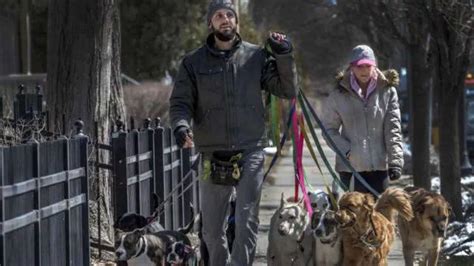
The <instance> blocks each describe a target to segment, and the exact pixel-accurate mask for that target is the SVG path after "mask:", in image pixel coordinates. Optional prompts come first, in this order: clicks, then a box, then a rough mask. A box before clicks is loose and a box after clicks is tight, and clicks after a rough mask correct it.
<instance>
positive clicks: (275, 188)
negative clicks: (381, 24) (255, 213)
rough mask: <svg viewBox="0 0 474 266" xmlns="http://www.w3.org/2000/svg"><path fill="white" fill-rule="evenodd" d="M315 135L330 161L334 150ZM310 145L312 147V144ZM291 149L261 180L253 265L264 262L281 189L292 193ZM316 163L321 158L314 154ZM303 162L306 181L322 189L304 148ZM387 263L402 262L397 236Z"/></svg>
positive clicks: (318, 176) (401, 264)
mask: <svg viewBox="0 0 474 266" xmlns="http://www.w3.org/2000/svg"><path fill="white" fill-rule="evenodd" d="M316 133H317V134H318V138H319V139H320V140H321V141H322V142H323V143H322V145H323V150H324V152H325V154H326V156H327V157H328V160H329V162H330V163H331V164H332V165H333V164H334V157H335V154H334V152H333V151H332V150H330V149H329V147H328V146H327V145H326V143H324V141H323V139H322V137H321V132H320V130H317V131H316ZM313 147H315V146H314V145H313ZM291 154H292V151H291V149H290V150H287V151H285V152H284V156H283V157H282V158H281V159H280V161H279V162H277V164H276V165H275V166H274V168H273V169H272V172H271V173H270V175H269V177H268V182H266V183H265V184H264V187H263V191H262V198H261V203H260V215H259V217H260V227H259V235H258V240H257V252H256V257H255V262H254V264H253V265H254V266H263V265H267V263H266V254H267V246H268V231H269V227H270V219H271V217H272V215H273V213H275V211H276V209H277V208H278V207H279V205H280V199H281V193H282V192H284V193H285V196H286V197H289V196H292V195H293V193H294V171H293V161H292V158H291ZM266 159H267V160H271V157H269V156H267V158H266ZM318 160H319V162H320V163H322V159H320V157H318ZM303 165H304V166H305V169H306V173H307V175H308V178H307V179H308V181H309V182H310V183H311V186H312V187H313V188H314V189H322V188H323V185H324V182H323V178H322V177H321V174H320V173H319V170H318V169H317V167H316V165H315V163H314V162H313V161H312V158H311V155H310V154H309V151H308V150H307V149H306V148H305V149H304V157H303ZM321 168H322V170H323V173H324V175H325V178H326V179H327V180H328V182H331V180H332V179H331V178H330V174H329V172H328V171H327V169H326V168H325V167H324V166H323V165H321ZM389 265H390V266H403V265H404V261H403V254H402V245H401V242H400V240H399V239H398V238H397V239H396V241H395V243H394V244H393V246H392V250H391V252H390V255H389Z"/></svg>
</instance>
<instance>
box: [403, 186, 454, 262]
mask: <svg viewBox="0 0 474 266" xmlns="http://www.w3.org/2000/svg"><path fill="white" fill-rule="evenodd" d="M405 190H406V191H407V192H408V193H409V194H410V196H411V201H412V208H413V210H414V212H415V214H416V215H415V218H414V219H413V220H411V221H406V220H404V219H399V221H398V225H399V229H400V236H401V238H402V243H403V257H404V259H405V265H408V266H410V265H413V260H414V255H415V251H422V252H423V253H424V263H423V264H420V265H426V263H428V265H430V266H432V265H437V264H438V257H439V251H440V248H441V242H442V241H443V238H444V236H445V232H446V227H447V225H448V219H449V215H450V213H451V207H450V206H449V203H448V202H447V201H446V200H445V199H444V197H443V196H441V195H440V194H438V193H435V192H431V191H427V190H425V189H423V188H415V187H408V188H405Z"/></svg>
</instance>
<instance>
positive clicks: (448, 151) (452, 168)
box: [439, 87, 462, 220]
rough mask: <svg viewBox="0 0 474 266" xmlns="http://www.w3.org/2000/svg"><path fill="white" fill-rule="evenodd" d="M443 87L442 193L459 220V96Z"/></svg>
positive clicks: (440, 151)
mask: <svg viewBox="0 0 474 266" xmlns="http://www.w3.org/2000/svg"><path fill="white" fill-rule="evenodd" d="M450 89H452V88H446V87H444V88H443V87H442V88H441V91H440V98H439V124H440V129H439V132H440V143H439V153H440V154H439V159H440V174H441V193H442V194H443V196H444V197H445V198H446V200H447V201H448V202H449V203H450V204H451V206H452V208H453V211H454V214H455V215H456V218H457V220H462V203H461V182H460V179H461V176H460V174H461V168H460V161H459V159H460V158H459V138H458V136H459V132H458V131H459V126H458V119H457V117H458V104H459V97H457V96H456V95H453V94H452V93H449V90H450Z"/></svg>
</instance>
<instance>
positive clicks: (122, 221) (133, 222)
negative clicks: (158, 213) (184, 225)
mask: <svg viewBox="0 0 474 266" xmlns="http://www.w3.org/2000/svg"><path fill="white" fill-rule="evenodd" d="M153 219H154V218H153V216H152V217H150V219H147V218H146V217H145V216H143V215H140V214H138V213H132V212H128V213H124V214H123V215H121V216H120V217H119V218H118V219H117V221H116V222H115V223H114V228H115V229H118V230H120V231H122V232H131V231H134V230H135V229H140V228H144V229H145V231H146V233H156V232H159V231H163V230H165V229H164V227H163V225H161V224H160V222H159V220H158V219H154V220H153ZM150 220H151V222H150Z"/></svg>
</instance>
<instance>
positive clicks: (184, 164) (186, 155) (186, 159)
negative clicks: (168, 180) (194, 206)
mask: <svg viewBox="0 0 474 266" xmlns="http://www.w3.org/2000/svg"><path fill="white" fill-rule="evenodd" d="M189 171H191V149H181V176H182V178H186V179H184V180H183V179H182V181H183V186H182V187H183V190H184V189H186V191H185V192H184V193H183V196H182V197H181V205H182V210H183V213H182V215H183V225H186V224H188V223H189V222H190V221H191V219H192V218H193V217H192V216H193V215H192V213H191V212H190V211H189V210H190V203H191V202H192V199H193V190H192V185H191V184H192V182H193V173H190V174H189V175H188V176H186V175H187V174H188V173H189ZM188 187H189V188H188Z"/></svg>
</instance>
